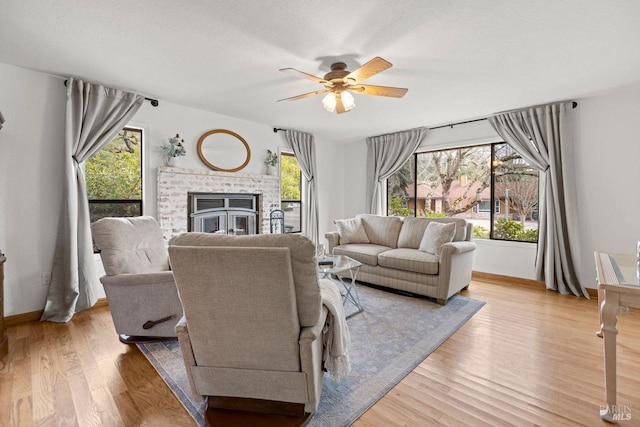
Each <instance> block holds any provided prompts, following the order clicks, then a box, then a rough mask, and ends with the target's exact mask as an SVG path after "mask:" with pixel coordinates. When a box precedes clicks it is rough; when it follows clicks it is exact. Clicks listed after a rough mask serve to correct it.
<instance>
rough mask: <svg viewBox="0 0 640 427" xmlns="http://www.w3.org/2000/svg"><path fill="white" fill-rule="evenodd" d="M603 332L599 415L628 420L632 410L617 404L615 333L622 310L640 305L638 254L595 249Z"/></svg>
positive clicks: (609, 418) (623, 311) (614, 420)
mask: <svg viewBox="0 0 640 427" xmlns="http://www.w3.org/2000/svg"><path fill="white" fill-rule="evenodd" d="M595 258H596V272H597V278H598V301H599V304H600V332H598V336H601V337H602V338H603V340H604V385H605V397H606V399H607V405H606V407H604V406H603V407H602V409H601V410H600V417H601V418H602V419H603V420H605V421H609V422H612V423H614V422H616V421H623V420H627V419H628V418H627V417H629V416H630V415H631V414H630V413H629V410H628V409H627V406H625V405H620V406H619V405H617V404H616V337H617V335H618V329H617V327H616V324H617V323H618V314H619V313H625V314H626V313H628V312H629V308H628V307H636V308H640V283H639V281H638V279H639V276H640V260H639V259H638V257H637V256H636V255H627V254H610V253H604V252H596V253H595Z"/></svg>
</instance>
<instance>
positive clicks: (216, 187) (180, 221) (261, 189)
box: [158, 167, 280, 240]
mask: <svg viewBox="0 0 640 427" xmlns="http://www.w3.org/2000/svg"><path fill="white" fill-rule="evenodd" d="M190 193H192V194H193V193H216V194H229V195H232V194H236V195H241V194H246V195H254V196H255V200H256V211H257V215H256V225H257V227H256V229H257V232H258V233H269V213H270V212H271V211H272V210H274V209H280V178H279V177H278V176H272V175H252V174H247V173H239V172H235V173H228V172H216V171H207V170H200V169H183V168H172V167H160V168H158V222H159V223H160V228H161V229H162V234H163V236H164V238H165V239H166V240H169V239H171V238H172V237H173V236H175V235H176V234H178V233H182V232H185V231H188V229H189V206H188V203H189V194H190Z"/></svg>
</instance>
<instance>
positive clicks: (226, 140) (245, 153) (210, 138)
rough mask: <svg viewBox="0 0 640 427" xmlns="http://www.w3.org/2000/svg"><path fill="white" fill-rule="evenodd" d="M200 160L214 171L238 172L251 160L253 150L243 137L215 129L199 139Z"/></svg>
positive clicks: (228, 131) (225, 130)
mask: <svg viewBox="0 0 640 427" xmlns="http://www.w3.org/2000/svg"><path fill="white" fill-rule="evenodd" d="M198 156H199V157H200V160H202V162H203V163H204V164H205V165H207V166H208V167H209V168H211V169H213V170H214V171H219V172H238V171H239V170H242V169H244V168H245V167H246V166H247V165H248V164H249V161H250V160H251V148H250V147H249V144H248V143H247V141H245V139H244V138H243V137H241V136H240V135H238V134H237V133H235V132H233V131H230V130H227V129H213V130H210V131H208V132H205V133H204V134H202V136H201V137H200V139H198Z"/></svg>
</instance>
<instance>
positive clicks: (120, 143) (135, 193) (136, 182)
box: [84, 128, 142, 222]
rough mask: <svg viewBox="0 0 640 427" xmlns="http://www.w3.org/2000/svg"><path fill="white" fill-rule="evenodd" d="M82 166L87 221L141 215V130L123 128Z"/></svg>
mask: <svg viewBox="0 0 640 427" xmlns="http://www.w3.org/2000/svg"><path fill="white" fill-rule="evenodd" d="M84 167H85V181H86V185H87V196H88V199H89V212H90V215H91V222H94V221H97V220H98V219H100V218H105V217H130V216H139V215H142V129H134V128H124V129H123V130H121V131H120V132H119V133H118V135H117V136H116V137H115V138H113V139H112V140H111V141H110V142H109V143H108V144H107V145H105V146H104V147H103V148H102V149H101V150H100V151H99V152H98V153H96V154H95V155H94V156H93V157H91V158H90V159H89V160H87V161H86V162H85V164H84Z"/></svg>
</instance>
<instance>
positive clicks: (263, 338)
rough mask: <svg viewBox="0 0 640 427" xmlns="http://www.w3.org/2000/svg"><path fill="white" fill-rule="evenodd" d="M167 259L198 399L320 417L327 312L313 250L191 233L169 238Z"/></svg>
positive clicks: (280, 238)
mask: <svg viewBox="0 0 640 427" xmlns="http://www.w3.org/2000/svg"><path fill="white" fill-rule="evenodd" d="M169 255H170V259H171V266H172V269H173V272H174V275H175V279H176V285H177V287H178V292H179V294H180V299H181V301H182V304H183V307H184V317H183V318H182V320H181V321H180V322H179V323H178V325H177V326H176V330H177V331H178V340H179V342H180V349H181V351H182V354H183V358H184V361H185V365H186V368H187V369H186V370H187V376H188V378H189V382H190V385H191V388H192V393H193V395H194V397H195V398H196V399H199V400H202V399H205V398H207V399H208V405H209V408H212V407H213V408H223V409H242V410H245V411H254V412H268V413H277V414H281V415H285V414H286V415H297V416H301V417H302V416H305V414H311V413H314V412H315V411H316V410H317V407H318V402H319V400H320V393H321V391H322V380H323V350H324V344H323V327H324V325H325V320H326V318H327V309H326V308H325V306H324V305H323V304H322V296H321V290H320V287H319V282H320V281H322V280H324V279H319V277H318V270H317V264H316V261H315V258H314V255H315V247H314V245H313V243H312V242H311V241H310V240H309V239H307V238H305V237H304V236H301V235H294V234H272V235H269V234H261V235H255V236H224V235H213V234H207V233H185V234H182V235H179V236H177V237H174V238H173V239H172V240H171V242H170V245H169ZM330 285H331V286H335V284H333V283H330ZM336 292H338V291H337V289H336ZM343 315H344V313H343ZM256 402H260V404H257V403H256ZM264 402H267V403H268V404H267V405H265V404H263V403H264ZM265 407H268V408H269V410H265V409H264V408H265ZM307 416H308V415H307Z"/></svg>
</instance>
